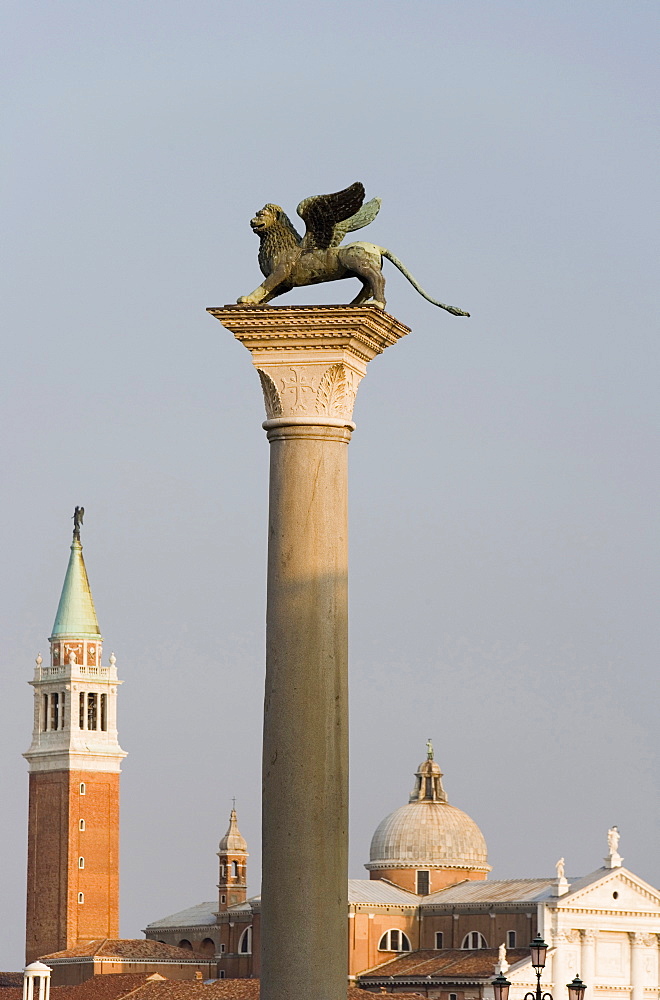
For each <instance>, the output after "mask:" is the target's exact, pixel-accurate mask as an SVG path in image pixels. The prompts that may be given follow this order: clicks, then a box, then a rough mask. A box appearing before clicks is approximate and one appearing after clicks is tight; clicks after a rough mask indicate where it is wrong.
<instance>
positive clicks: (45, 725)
mask: <svg viewBox="0 0 660 1000" xmlns="http://www.w3.org/2000/svg"><path fill="white" fill-rule="evenodd" d="M41 728H42V731H43V732H44V733H45V732H46V730H47V729H48V695H47V694H45V695H44V714H43V718H42V720H41Z"/></svg>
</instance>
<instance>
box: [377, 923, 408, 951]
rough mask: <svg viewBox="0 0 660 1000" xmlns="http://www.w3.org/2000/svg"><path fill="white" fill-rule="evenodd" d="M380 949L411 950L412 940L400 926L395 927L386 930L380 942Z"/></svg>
mask: <svg viewBox="0 0 660 1000" xmlns="http://www.w3.org/2000/svg"><path fill="white" fill-rule="evenodd" d="M378 950H379V951H410V941H409V940H408V937H407V935H405V934H404V933H403V931H400V930H399V929H398V928H396V927H393V928H392V929H391V930H389V931H385V933H384V934H383V936H382V938H381V939H380V941H379V942H378Z"/></svg>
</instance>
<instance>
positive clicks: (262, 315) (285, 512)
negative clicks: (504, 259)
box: [209, 306, 409, 1000]
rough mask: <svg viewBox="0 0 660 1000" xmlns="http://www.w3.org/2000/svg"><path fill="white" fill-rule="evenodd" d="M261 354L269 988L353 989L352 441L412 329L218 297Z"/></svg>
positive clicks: (267, 991) (319, 998) (347, 311)
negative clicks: (360, 407)
mask: <svg viewBox="0 0 660 1000" xmlns="http://www.w3.org/2000/svg"><path fill="white" fill-rule="evenodd" d="M209 312H210V313H211V314H212V315H213V316H215V317H217V319H219V320H220V322H221V323H222V324H223V325H224V326H226V327H227V328H228V329H229V330H231V331H232V333H233V334H234V335H235V337H236V338H237V339H238V340H240V341H241V343H243V344H244V345H245V346H246V347H247V348H248V350H249V351H250V353H251V354H252V361H253V364H254V366H255V367H256V369H257V371H258V373H259V378H260V380H261V386H262V389H263V394H264V401H265V405H266V416H267V418H268V419H267V420H266V422H265V423H264V425H263V426H264V429H265V430H266V433H267V436H268V440H269V441H270V444H271V449H270V498H269V523H268V598H267V613H266V690H265V702H264V744H263V817H262V862H263V875H262V903H261V913H262V923H261V998H262V1000H307V998H308V997H313V998H314V1000H345V998H346V985H347V951H346V925H347V912H348V901H347V875H348V835H347V827H348V809H347V805H348V707H347V700H348V682H347V660H348V632H347V626H348V608H347V583H348V530H347V529H348V516H347V486H348V476H347V471H348V469H347V458H348V454H347V445H348V443H349V441H350V437H351V432H352V431H353V430H354V428H355V425H354V424H353V422H352V419H351V418H352V413H353V404H354V401H355V395H356V393H357V388H358V385H359V383H360V381H361V379H362V378H363V376H364V375H365V374H366V366H367V363H368V362H369V361H371V360H372V358H374V357H375V356H376V355H377V354H380V353H382V351H383V350H384V349H385V348H386V347H388V346H389V345H391V344H394V343H396V341H397V340H398V339H399V338H400V337H402V336H405V334H406V333H408V332H409V331H408V329H407V328H406V327H404V326H403V325H402V324H400V323H399V322H398V321H397V320H395V319H394V318H393V317H392V316H389V315H388V314H387V313H384V312H382V311H381V310H379V309H377V308H375V307H373V306H280V307H275V308H272V307H268V306H266V307H256V308H255V307H245V306H226V307H224V308H222V309H210V310H209Z"/></svg>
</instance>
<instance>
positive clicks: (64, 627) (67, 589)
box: [51, 507, 101, 639]
mask: <svg viewBox="0 0 660 1000" xmlns="http://www.w3.org/2000/svg"><path fill="white" fill-rule="evenodd" d="M81 512H83V508H82V507H76V513H75V514H74V528H73V542H72V544H71V555H70V557H69V565H68V566H67V569H66V576H65V577H64V586H63V587H62V596H61V597H60V603H59V605H58V607H57V614H56V615H55V624H54V625H53V634H52V636H51V638H54V637H55V636H58V635H67V636H72V637H76V638H81V639H86V638H90V639H98V638H99V636H100V635H101V630H100V629H99V623H98V621H97V620H96V611H95V609H94V599H93V597H92V591H91V590H90V587H89V580H88V579H87V570H86V569H85V560H84V559H83V554H82V545H81V544H80V525H81V524H82V513H81Z"/></svg>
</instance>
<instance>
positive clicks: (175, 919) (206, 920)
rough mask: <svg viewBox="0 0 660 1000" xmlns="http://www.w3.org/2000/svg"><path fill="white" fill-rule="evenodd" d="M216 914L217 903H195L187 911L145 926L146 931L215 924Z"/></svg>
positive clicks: (180, 911)
mask: <svg viewBox="0 0 660 1000" xmlns="http://www.w3.org/2000/svg"><path fill="white" fill-rule="evenodd" d="M217 912H218V901H217V899H216V900H211V902H210V903H197V905H196V906H189V907H188V909H187V910H179V912H178V913H172V914H170V916H169V917H163V918H162V920H154V921H153V923H151V924H147V928H146V929H147V930H148V931H150V930H153V929H154V928H156V927H197V926H207V925H209V924H214V923H215V915H216V913H217Z"/></svg>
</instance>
